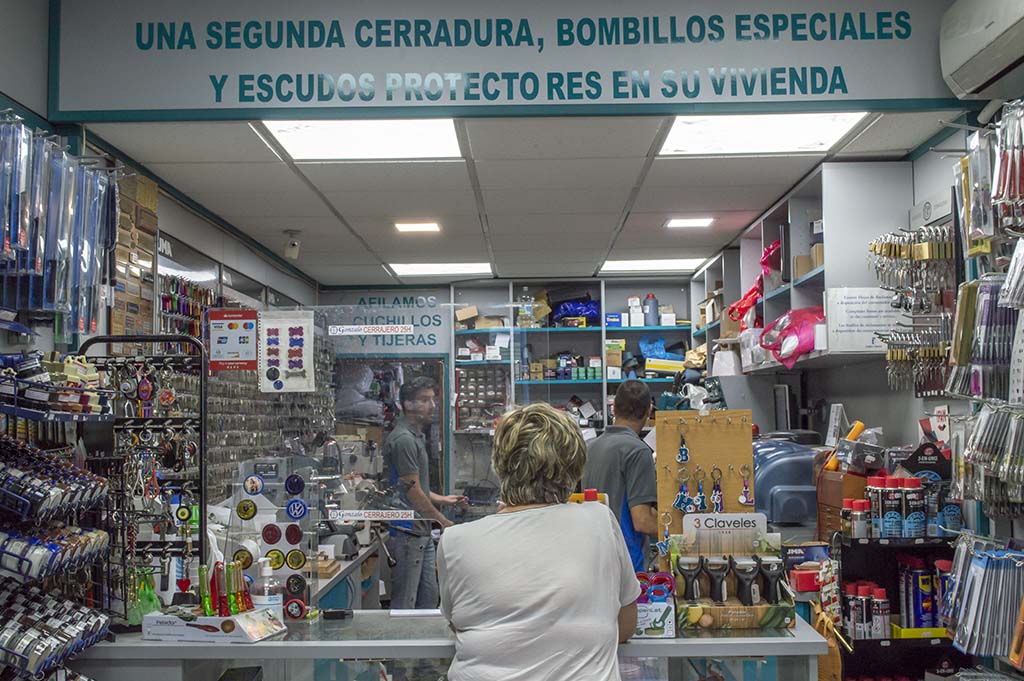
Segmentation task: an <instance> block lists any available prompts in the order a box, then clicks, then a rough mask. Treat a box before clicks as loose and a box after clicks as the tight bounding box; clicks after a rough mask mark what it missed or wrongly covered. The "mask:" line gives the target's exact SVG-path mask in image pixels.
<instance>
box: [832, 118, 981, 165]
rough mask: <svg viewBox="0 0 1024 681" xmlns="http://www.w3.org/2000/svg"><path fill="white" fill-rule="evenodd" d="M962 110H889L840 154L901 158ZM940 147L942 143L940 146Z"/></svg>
mask: <svg viewBox="0 0 1024 681" xmlns="http://www.w3.org/2000/svg"><path fill="white" fill-rule="evenodd" d="M961 113H962V112H961V111H925V112H915V113H886V114H882V117H881V118H879V119H878V120H877V121H875V122H874V123H873V124H872V125H871V126H870V127H869V128H868V129H867V130H865V131H864V132H862V133H861V134H860V135H858V136H857V138H856V139H854V140H853V141H852V142H850V143H849V144H848V145H846V146H845V147H843V149H842V151H841V152H840V154H839V155H840V156H854V155H872V156H885V157H896V158H901V157H902V156H905V155H906V154H907V153H909V152H911V151H913V150H914V149H916V148H917V147H919V146H920V145H921V144H923V143H924V142H926V141H927V140H928V139H929V138H931V137H932V136H933V135H935V134H936V133H938V132H939V131H940V130H942V123H941V122H940V121H947V122H948V121H953V120H956V119H957V118H958V117H959V116H960V114H961ZM940 146H941V145H940Z"/></svg>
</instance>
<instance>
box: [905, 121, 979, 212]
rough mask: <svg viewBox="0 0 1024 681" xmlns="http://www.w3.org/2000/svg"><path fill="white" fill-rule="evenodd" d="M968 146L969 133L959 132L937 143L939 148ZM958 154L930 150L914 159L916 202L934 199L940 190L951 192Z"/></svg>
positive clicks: (961, 148) (963, 147)
mask: <svg viewBox="0 0 1024 681" xmlns="http://www.w3.org/2000/svg"><path fill="white" fill-rule="evenodd" d="M966 146H967V133H966V132H964V133H959V132H958V133H957V134H955V135H953V136H952V137H950V138H949V139H947V140H946V141H944V142H940V143H939V144H937V145H936V147H937V148H938V149H956V150H957V151H958V152H959V151H962V150H963V149H965V148H966ZM958 156H959V154H957V155H949V156H945V155H944V154H941V153H936V152H933V151H929V152H928V153H926V154H925V155H924V156H922V157H921V158H919V159H917V160H916V161H914V204H915V205H916V204H918V203H921V202H923V201H927V200H930V199H932V198H933V197H934V196H935V195H936V194H939V193H940V192H946V193H948V192H949V188H950V187H951V186H953V168H954V166H956V164H957V162H958Z"/></svg>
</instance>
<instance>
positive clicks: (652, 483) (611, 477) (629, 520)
mask: <svg viewBox="0 0 1024 681" xmlns="http://www.w3.org/2000/svg"><path fill="white" fill-rule="evenodd" d="M651 411H652V404H651V391H650V390H649V389H648V388H647V385H646V384H644V383H643V382H641V381H626V382H625V383H623V384H622V385H620V386H619V389H618V390H616V391H615V425H613V426H609V427H608V428H607V429H606V430H605V432H604V434H603V435H601V437H599V438H597V439H596V440H593V441H591V443H590V445H589V446H588V447H587V465H586V468H584V470H583V488H584V489H590V488H593V489H596V490H597V491H598V492H602V493H604V494H607V495H608V505H609V506H610V507H611V510H612V511H613V512H614V513H615V517H616V518H618V519H619V527H621V528H622V536H623V537H624V538H625V540H626V546H627V547H628V548H629V555H630V558H632V560H633V568H634V570H636V571H637V572H640V571H642V570H646V569H647V565H646V561H647V558H646V556H647V546H648V539H647V538H648V537H657V536H658V511H657V505H658V482H657V475H656V473H655V470H654V452H652V451H651V448H650V447H648V446H647V444H646V443H645V442H644V441H643V440H641V439H640V431H642V430H643V429H644V427H645V426H646V425H647V419H648V418H650V415H651Z"/></svg>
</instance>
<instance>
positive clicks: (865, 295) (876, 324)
mask: <svg viewBox="0 0 1024 681" xmlns="http://www.w3.org/2000/svg"><path fill="white" fill-rule="evenodd" d="M891 300H892V294H891V293H888V292H887V291H883V290H882V289H880V288H877V287H869V288H830V289H828V291H826V292H825V303H826V307H825V320H826V323H827V324H828V350H829V352H864V351H870V350H875V351H877V352H884V351H885V343H883V342H882V340H881V339H880V338H879V337H878V336H877V335H875V334H876V333H888V332H889V331H891V330H892V328H893V327H894V326H895V325H896V322H898V321H899V320H900V316H901V313H900V311H899V310H897V309H894V308H893V307H892V305H891V304H890V302H891Z"/></svg>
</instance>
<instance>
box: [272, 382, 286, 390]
mask: <svg viewBox="0 0 1024 681" xmlns="http://www.w3.org/2000/svg"><path fill="white" fill-rule="evenodd" d="M274 390H284V381H274Z"/></svg>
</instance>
